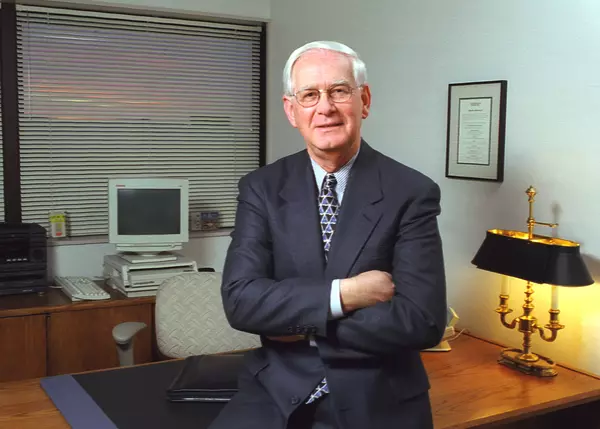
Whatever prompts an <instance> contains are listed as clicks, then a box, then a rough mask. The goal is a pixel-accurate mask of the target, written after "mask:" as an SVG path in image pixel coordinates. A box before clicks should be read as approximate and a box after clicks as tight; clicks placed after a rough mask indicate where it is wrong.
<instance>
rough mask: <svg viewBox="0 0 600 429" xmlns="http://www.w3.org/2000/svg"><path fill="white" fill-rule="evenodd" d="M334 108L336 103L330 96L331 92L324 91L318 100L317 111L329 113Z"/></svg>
mask: <svg viewBox="0 0 600 429" xmlns="http://www.w3.org/2000/svg"><path fill="white" fill-rule="evenodd" d="M334 109H335V103H334V102H333V101H332V100H331V98H329V94H328V93H327V92H326V91H323V92H322V93H321V96H320V97H319V101H318V102H317V112H319V113H329V112H331V111H332V110H334Z"/></svg>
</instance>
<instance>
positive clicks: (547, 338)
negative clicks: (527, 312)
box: [536, 325, 558, 343]
mask: <svg viewBox="0 0 600 429" xmlns="http://www.w3.org/2000/svg"><path fill="white" fill-rule="evenodd" d="M546 327H548V326H547V325H546ZM536 329H537V330H538V332H539V333H540V337H541V338H542V340H544V341H547V342H549V343H551V342H552V341H554V340H556V337H558V330H557V329H550V336H547V335H546V331H545V329H544V328H542V327H541V326H536Z"/></svg>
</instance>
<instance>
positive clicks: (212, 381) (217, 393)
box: [167, 354, 244, 402]
mask: <svg viewBox="0 0 600 429" xmlns="http://www.w3.org/2000/svg"><path fill="white" fill-rule="evenodd" d="M243 364H244V355H243V354H231V355H201V356H190V357H188V358H186V359H185V363H184V365H183V368H181V371H180V372H179V374H177V376H176V377H175V379H174V380H173V382H172V383H171V385H170V386H169V389H168V390H167V397H168V398H169V400H171V401H174V402H189V401H195V402H227V401H229V400H230V399H231V398H232V397H233V395H235V394H236V393H237V391H238V386H237V379H238V374H239V373H240V370H241V369H242V365H243Z"/></svg>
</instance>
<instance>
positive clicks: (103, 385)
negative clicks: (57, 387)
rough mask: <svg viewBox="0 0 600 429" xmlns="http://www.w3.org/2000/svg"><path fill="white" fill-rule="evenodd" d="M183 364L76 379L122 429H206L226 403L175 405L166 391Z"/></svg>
mask: <svg viewBox="0 0 600 429" xmlns="http://www.w3.org/2000/svg"><path fill="white" fill-rule="evenodd" d="M182 365H183V361H171V362H164V363H159V364H151V365H144V366H133V367H130V368H123V369H115V370H111V371H101V372H92V373H87V374H78V375H73V378H74V379H75V380H76V381H77V382H78V383H79V384H80V385H81V387H83V389H84V390H85V391H86V392H87V393H88V394H89V395H90V396H91V397H92V399H93V400H94V402H96V404H97V405H98V406H99V407H100V408H101V409H102V410H103V411H104V413H105V414H106V415H107V417H108V418H110V419H111V420H112V421H113V423H114V424H115V425H116V426H117V427H118V428H119V429H159V428H160V429H168V428H176V429H188V428H190V429H192V428H193V429H205V428H208V425H209V424H210V423H211V422H212V421H213V420H214V419H215V417H216V416H217V414H219V412H220V411H221V409H222V408H223V406H224V404H223V403H198V402H189V403H173V402H169V401H168V400H167V398H166V393H165V392H166V390H167V388H168V387H169V385H170V384H171V381H172V380H173V379H174V378H175V376H176V375H177V373H178V372H179V370H180V369H181V366H182Z"/></svg>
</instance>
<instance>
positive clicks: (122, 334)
mask: <svg viewBox="0 0 600 429" xmlns="http://www.w3.org/2000/svg"><path fill="white" fill-rule="evenodd" d="M145 327H146V324H145V323H143V322H123V323H119V324H118V325H117V326H115V327H114V328H113V331H112V336H113V339H114V340H115V342H116V343H117V344H121V345H125V344H129V343H130V342H131V340H132V339H133V337H135V334H137V333H138V332H139V331H141V330H142V329H144V328H145Z"/></svg>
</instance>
